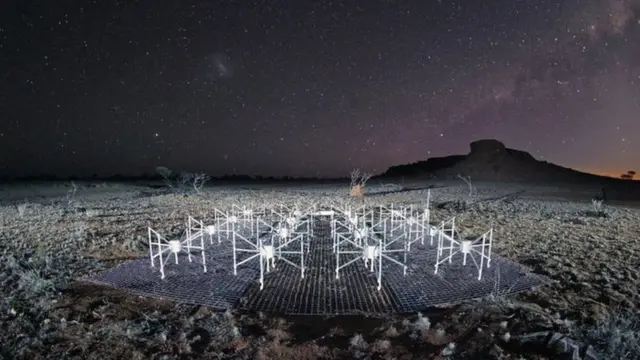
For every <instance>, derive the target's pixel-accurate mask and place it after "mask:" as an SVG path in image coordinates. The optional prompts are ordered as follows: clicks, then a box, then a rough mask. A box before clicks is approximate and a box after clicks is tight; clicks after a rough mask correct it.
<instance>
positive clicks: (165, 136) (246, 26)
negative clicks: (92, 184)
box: [0, 0, 640, 177]
mask: <svg viewBox="0 0 640 360" xmlns="http://www.w3.org/2000/svg"><path fill="white" fill-rule="evenodd" d="M11 3H13V5H4V6H3V9H2V11H0V76H1V79H2V81H1V85H0V109H1V118H0V173H1V174H2V175H28V174H32V175H33V174H40V173H56V174H58V175H61V176H68V175H72V174H74V175H80V176H86V175H91V174H94V173H97V174H99V175H101V176H108V175H113V174H116V173H118V174H127V175H128V174H141V173H153V172H154V169H155V167H156V166H160V165H163V166H167V167H169V168H172V169H175V170H186V171H206V172H208V173H209V174H211V175H214V176H216V175H223V174H232V173H236V174H260V175H291V176H316V175H320V176H329V177H331V176H347V175H348V173H349V171H350V170H351V169H352V168H354V167H360V168H362V169H363V170H365V171H372V172H381V171H384V170H385V169H386V168H387V167H388V166H390V165H394V164H402V163H409V162H414V161H418V160H424V159H426V158H429V157H432V156H445V155H451V154H464V153H467V152H468V151H469V143H470V142H471V141H473V140H477V139H480V138H496V139H498V140H501V141H503V142H504V143H505V144H506V145H507V146H508V147H511V148H516V149H521V150H525V151H528V152H530V153H531V154H532V155H534V156H535V157H536V158H539V159H543V160H547V161H550V162H554V163H557V164H560V165H563V166H569V167H573V168H578V169H582V170H586V171H592V172H600V173H603V172H606V173H610V174H613V175H619V174H621V173H622V172H626V171H627V170H640V138H639V137H640V115H639V114H640V0H602V1H594V0H582V1H577V0H565V1H560V0H553V1H533V0H527V1H524V0H504V1H497V0H494V1H465V2H454V1H447V0H440V1H428V0H421V1H399V0H398V1H391V0H386V1H381V0H366V1H365V0H362V1H356V0H353V1H266V0H265V1H249V0H246V1H245V0H242V1H241V0H238V1H214V0H211V1H199V2H195V1H194V2H190V1H157V0H153V1H151V0H140V1H134V0H123V1H115V0H112V1H106V0H105V1H85V0H79V1H70V0H60V1H56V2H55V3H54V2H51V1H11ZM54 4H55V5H54Z"/></svg>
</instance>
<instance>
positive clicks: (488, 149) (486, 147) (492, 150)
mask: <svg viewBox="0 0 640 360" xmlns="http://www.w3.org/2000/svg"><path fill="white" fill-rule="evenodd" d="M470 147H471V152H470V153H469V155H477V154H496V153H505V152H506V151H507V148H506V146H504V144H503V143H501V142H500V141H498V140H494V139H483V140H478V141H474V142H472V143H471V145H470Z"/></svg>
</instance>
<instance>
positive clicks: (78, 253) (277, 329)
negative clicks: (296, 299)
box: [0, 180, 640, 360]
mask: <svg viewBox="0 0 640 360" xmlns="http://www.w3.org/2000/svg"><path fill="white" fill-rule="evenodd" d="M430 186H431V187H433V189H432V190H431V194H432V209H433V215H432V217H433V220H435V221H440V220H444V219H448V218H450V217H451V216H457V219H458V220H457V223H458V224H459V226H460V229H461V230H463V235H464V234H465V233H468V234H475V233H477V232H483V231H484V230H486V228H487V227H488V226H493V228H494V231H495V247H494V249H495V251H496V252H497V253H498V254H500V255H502V256H505V257H507V258H509V259H512V260H514V261H517V262H520V263H521V264H524V265H526V266H529V267H530V268H531V269H532V270H533V271H534V272H536V273H540V274H544V275H546V276H548V277H550V278H551V279H553V280H554V282H553V283H552V284H550V285H548V286H545V287H542V288H539V289H535V290H532V291H529V292H525V293H520V294H517V295H514V296H509V297H507V296H503V295H502V294H498V293H497V294H494V295H492V296H491V297H489V298H487V299H479V300H478V301H473V302H467V303H463V304H457V305H451V306H446V307H442V308H438V309H425V311H424V312H423V313H422V314H406V315H397V316H393V317H386V318H379V317H375V316H362V317H348V318H344V317H326V318H323V319H318V318H306V317H283V316H279V315H277V314H261V313H257V314H256V313H241V312H234V311H228V312H225V313H219V312H215V311H213V310H211V309H207V308H202V307H198V306H191V305H185V304H174V303H169V302H166V301H163V300H159V299H150V298H142V297H135V296H130V295H127V294H124V293H122V292H119V291H117V290H113V289H108V288H101V287H96V286H89V285H87V284H85V283H83V282H82V281H77V280H78V279H81V278H83V277H86V276H90V275H92V274H96V273H97V272H100V271H104V270H106V269H108V268H111V267H113V266H116V265H117V264H119V263H120V262H122V261H126V260H127V259H131V258H135V257H139V256H146V255H147V253H146V248H145V244H146V229H147V226H151V227H153V228H155V229H157V230H158V231H160V232H162V233H172V232H175V231H176V230H177V229H180V228H182V226H183V225H182V224H183V222H184V220H185V218H186V216H187V214H189V215H192V216H194V217H196V218H207V217H211V215H212V213H213V208H214V207H224V206H225V205H228V204H230V203H246V202H251V201H260V202H274V203H278V202H281V201H286V199H290V198H294V197H295V198H300V197H304V198H305V199H307V200H308V201H320V199H327V198H338V197H339V198H345V197H346V196H347V195H346V194H347V193H348V191H347V189H346V186H345V187H339V186H333V185H332V186H316V187H313V186H306V187H296V188H289V189H287V188H283V187H280V188H274V189H271V188H268V187H264V186H256V187H249V186H243V187H225V188H221V187H210V188H207V189H205V190H203V192H202V193H201V194H192V195H190V196H186V197H185V196H182V195H174V194H168V193H167V192H166V191H164V190H162V189H150V188H149V187H145V186H131V185H117V184H105V185H102V186H96V185H95V184H84V185H82V184H81V185H80V186H79V188H78V189H77V191H69V190H70V188H68V187H64V186H60V185H59V186H58V187H55V188H54V187H53V186H51V185H40V186H39V187H37V188H33V187H32V188H30V189H27V190H25V189H18V188H16V187H15V186H14V187H5V188H4V189H3V190H2V192H0V197H2V198H4V199H5V200H6V199H12V200H11V201H5V202H4V203H3V205H2V207H0V253H1V254H2V259H1V261H0V268H1V269H0V284H2V285H1V287H0V288H1V289H2V291H3V293H2V297H1V298H0V322H1V324H0V358H5V359H123V358H126V359H193V358H203V359H280V360H286V359H300V360H303V359H353V358H361V359H572V358H573V359H580V358H593V356H594V354H596V352H597V353H599V354H600V355H601V356H600V358H602V359H640V290H639V286H638V284H640V210H638V209H637V208H633V207H626V206H614V205H611V204H609V203H607V202H605V203H604V206H603V208H602V209H600V208H594V206H593V205H592V203H591V196H592V194H590V193H589V192H588V191H577V192H572V188H571V187H565V188H558V187H546V188H542V187H537V188H534V187H531V186H528V185H513V184H512V185H507V184H501V183H490V182H483V183H478V184H476V186H477V191H476V192H475V193H471V194H469V188H468V187H467V185H466V184H465V183H464V182H462V181H461V180H459V181H448V182H439V183H436V182H430V183H429V182H421V183H416V184H412V186H411V187H410V188H400V187H399V186H397V185H389V184H387V185H384V186H382V185H378V184H377V183H376V182H375V181H373V182H372V183H371V186H370V187H369V188H368V195H367V196H366V198H365V200H363V201H368V202H374V203H394V204H401V203H402V204H424V202H425V201H426V191H427V190H426V188H427V187H430ZM411 189H415V190H411ZM10 194H14V195H12V196H11V195H10ZM15 194H20V196H17V195H15ZM5 195H6V196H5ZM568 195H571V196H568ZM354 201H360V200H354ZM563 336H566V338H563ZM571 344H574V345H576V346H578V345H580V346H579V348H580V350H579V351H576V352H575V354H574V351H573V350H572V346H571ZM588 345H591V346H588ZM587 350H589V351H587ZM572 356H573V357H572Z"/></svg>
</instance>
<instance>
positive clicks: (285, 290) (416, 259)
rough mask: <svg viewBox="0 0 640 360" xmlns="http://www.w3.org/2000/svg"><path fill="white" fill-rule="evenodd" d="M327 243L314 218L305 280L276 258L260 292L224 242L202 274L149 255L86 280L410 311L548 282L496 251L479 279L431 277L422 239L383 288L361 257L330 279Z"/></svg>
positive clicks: (274, 309) (255, 304)
mask: <svg viewBox="0 0 640 360" xmlns="http://www.w3.org/2000/svg"><path fill="white" fill-rule="evenodd" d="M333 244H334V243H333V240H332V237H331V234H330V229H329V224H328V223H327V222H317V223H316V224H315V225H314V236H313V238H312V239H311V240H310V241H309V246H310V248H309V251H308V252H307V257H306V259H305V272H304V278H302V277H301V275H300V270H299V269H297V268H295V267H293V266H289V264H287V263H286V262H282V261H279V262H277V263H276V264H275V265H276V268H275V269H271V271H270V272H268V273H267V274H266V275H265V277H264V286H263V288H262V289H260V285H259V283H258V280H259V276H260V266H259V262H247V263H246V264H244V265H242V266H239V267H238V268H237V274H236V275H234V274H233V263H234V262H233V252H232V250H231V246H230V245H229V243H228V242H222V243H220V244H218V243H213V244H211V245H207V246H208V248H207V252H206V256H205V261H206V264H207V272H203V267H202V259H201V258H200V257H199V256H193V257H192V261H191V262H190V261H188V259H187V256H186V255H184V254H180V255H179V257H178V264H173V263H172V264H171V265H170V266H169V265H167V267H166V270H165V278H164V279H161V277H160V274H159V271H158V269H157V268H154V267H151V265H150V261H149V258H141V259H137V260H133V261H129V262H126V263H123V264H122V265H120V266H118V267H116V268H114V269H111V270H109V271H107V272H105V273H102V274H100V275H98V276H95V277H93V278H91V279H88V281H89V282H92V283H97V284H102V285H107V286H111V287H115V288H118V289H122V290H125V291H127V292H130V293H133V294H136V295H142V296H151V297H161V298H165V299H168V300H172V301H176V302H180V303H189V304H196V305H202V306H207V307H211V308H214V309H219V310H226V309H246V310H254V311H263V312H271V313H281V314H289V315H355V314H369V315H384V314H390V313H410V312H417V311H421V310H424V309H427V308H429V307H433V306H437V305H444V304H453V303H460V302H462V301H466V300H471V299H478V298H483V297H486V296H489V295H492V294H493V295H507V294H511V293H516V292H520V291H524V290H529V289H531V288H534V287H537V286H541V285H545V284H547V283H549V282H550V280H549V279H548V278H546V277H544V276H541V275H537V274H533V273H531V272H530V271H528V270H527V269H526V268H524V267H522V266H520V265H519V264H517V263H514V262H512V261H510V260H507V259H505V258H503V257H500V256H498V255H493V257H492V259H491V266H490V267H488V268H485V269H484V273H483V276H482V279H481V280H478V273H477V269H476V268H475V267H474V266H473V264H471V265H470V264H469V263H467V264H466V265H464V266H463V265H462V261H461V260H456V261H452V262H451V263H445V264H443V265H440V267H439V269H438V273H437V274H434V264H435V263H436V255H437V250H436V248H435V247H434V246H432V245H431V244H429V243H428V242H425V243H424V244H420V243H416V244H415V245H414V246H415V247H414V248H412V249H411V252H410V260H409V261H408V262H407V265H408V268H407V271H406V275H405V274H404V273H403V268H402V267H401V266H398V264H395V263H391V262H385V263H383V264H382V269H383V270H382V285H381V288H380V289H378V287H377V278H376V273H375V272H372V271H370V269H369V268H368V267H367V266H365V265H364V263H363V262H362V261H360V260H357V261H355V263H353V264H352V265H349V266H348V267H345V268H344V269H342V270H341V272H340V278H339V279H336V272H335V267H336V256H335V253H334V252H333V249H332V247H333ZM398 260H399V261H400V260H401V259H400V257H398ZM291 261H292V262H294V261H296V260H295V259H291Z"/></svg>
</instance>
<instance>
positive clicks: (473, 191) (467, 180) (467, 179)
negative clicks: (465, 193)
mask: <svg viewBox="0 0 640 360" xmlns="http://www.w3.org/2000/svg"><path fill="white" fill-rule="evenodd" d="M458 178H459V179H461V180H462V181H464V182H465V184H467V186H468V187H469V197H472V196H474V195H475V194H476V192H477V191H476V187H475V186H473V183H472V182H471V176H467V177H464V176H462V175H460V174H458Z"/></svg>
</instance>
